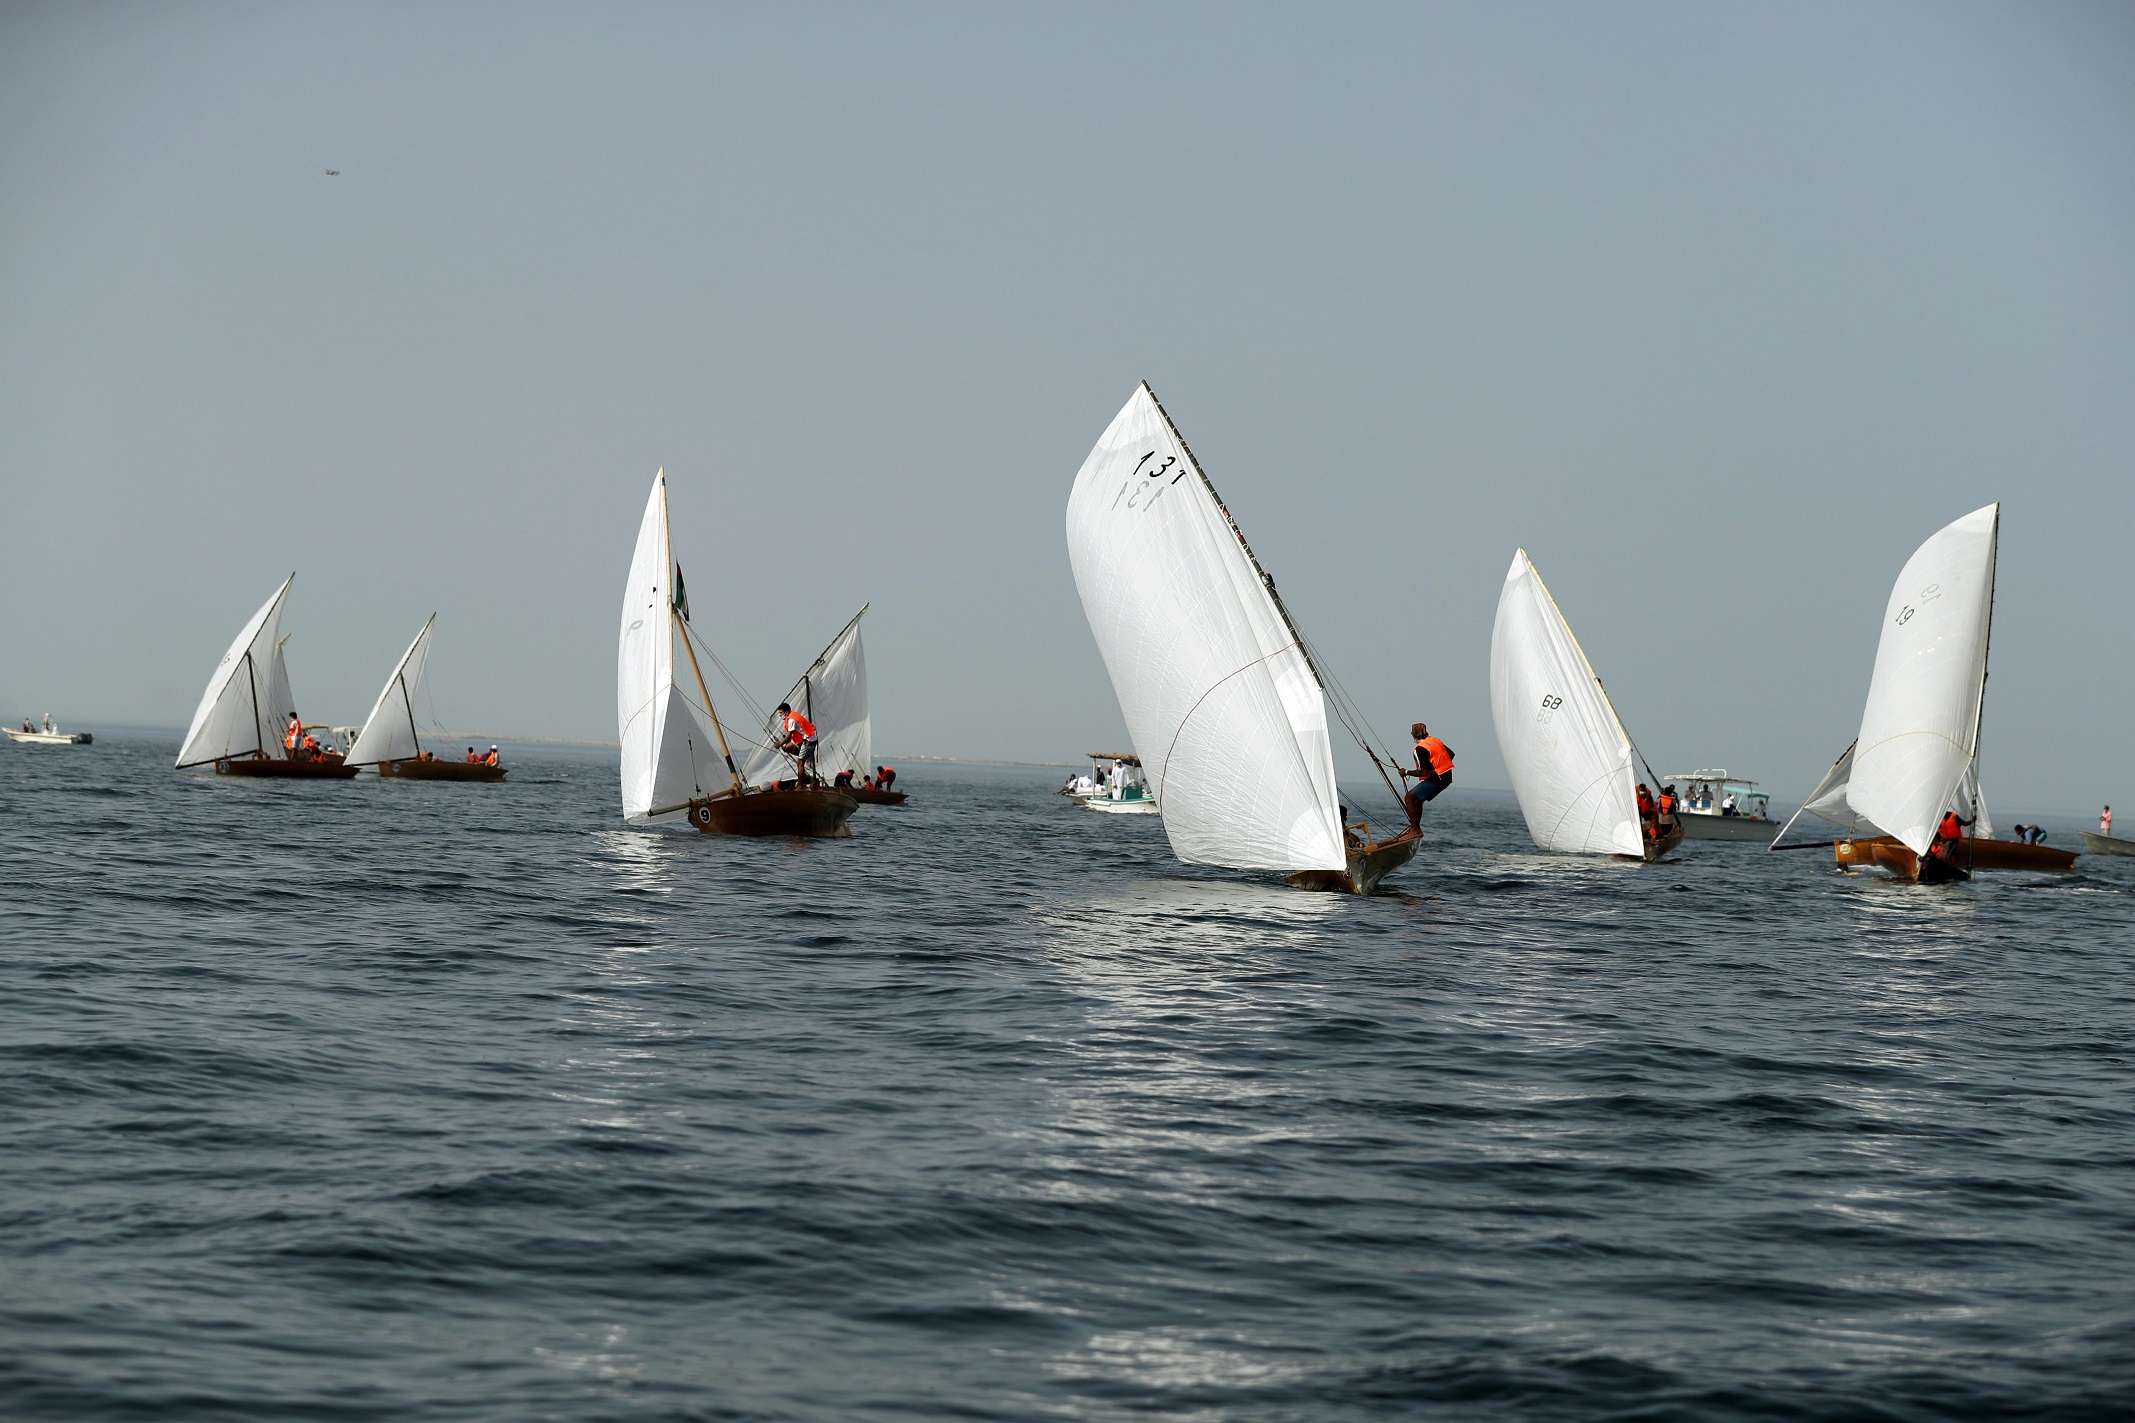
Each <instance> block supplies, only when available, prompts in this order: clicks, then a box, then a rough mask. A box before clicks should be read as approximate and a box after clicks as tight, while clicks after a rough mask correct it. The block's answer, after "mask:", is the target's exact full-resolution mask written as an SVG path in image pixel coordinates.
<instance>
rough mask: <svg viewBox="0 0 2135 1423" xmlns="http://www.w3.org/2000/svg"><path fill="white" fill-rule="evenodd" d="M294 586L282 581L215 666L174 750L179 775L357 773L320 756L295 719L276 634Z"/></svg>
mask: <svg viewBox="0 0 2135 1423" xmlns="http://www.w3.org/2000/svg"><path fill="white" fill-rule="evenodd" d="M296 581H297V576H296V575H295V574H294V573H292V574H290V575H289V577H288V578H286V579H284V580H283V581H282V586H281V587H279V588H277V589H275V590H274V595H273V596H272V597H270V598H268V599H267V601H266V602H265V603H264V604H263V605H261V607H260V610H259V611H258V612H256V613H254V614H253V615H252V620H251V621H250V622H248V623H246V624H245V626H244V628H243V629H242V630H241V631H240V632H239V633H238V634H237V640H236V641H235V642H232V643H231V644H230V650H229V651H227V652H225V653H224V654H223V655H222V661H220V662H218V663H216V664H215V671H214V672H213V674H211V675H210V676H209V678H208V685H207V690H206V691H205V692H203V693H201V696H200V706H199V708H198V709H197V710H195V711H194V713H193V723H192V726H191V727H189V728H188V729H187V731H186V733H185V742H184V744H183V745H182V746H180V747H179V750H178V768H179V769H180V770H184V769H186V768H187V767H190V766H205V765H208V764H210V763H213V765H214V767H215V773H216V774H217V775H220V776H272V777H277V778H281V779H290V780H335V781H345V780H348V779H349V778H351V777H352V776H354V775H355V774H356V768H355V767H354V766H350V765H346V764H344V763H343V761H342V758H341V757H340V756H339V755H337V754H335V753H334V752H332V751H329V750H324V749H319V748H318V747H317V744H316V743H315V742H313V741H312V739H311V737H310V735H309V733H310V732H311V731H312V730H314V729H315V728H313V727H312V726H311V725H310V724H309V723H306V722H304V721H303V720H302V719H300V718H299V717H298V716H297V714H296V697H295V696H294V695H293V694H292V693H291V692H290V690H289V668H288V665H287V664H286V663H285V662H284V661H283V660H282V644H283V643H285V642H287V641H288V639H287V638H285V637H283V636H282V635H281V627H282V608H283V606H284V604H285V603H286V602H287V600H288V597H289V589H290V585H291V584H293V583H295V582H296Z"/></svg>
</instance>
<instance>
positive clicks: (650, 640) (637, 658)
mask: <svg viewBox="0 0 2135 1423" xmlns="http://www.w3.org/2000/svg"><path fill="white" fill-rule="evenodd" d="M674 577H675V561H674V554H673V550H672V549H671V548H670V546H669V543H668V537H667V471H666V470H664V469H663V470H661V471H660V472H659V473H658V474H656V475H654V476H653V480H652V494H651V496H650V497H649V498H648V499H647V500H646V501H645V517H644V520H643V521H642V522H641V523H640V524H639V525H638V542H637V549H636V551H635V552H634V553H633V554H632V555H631V559H630V580H629V582H628V583H627V584H626V585H625V586H624V589H623V617H622V631H621V634H620V636H619V637H618V639H617V644H616V663H615V704H616V729H617V731H618V733H619V735H620V739H621V741H622V743H623V749H622V790H623V818H624V819H625V820H627V821H628V822H630V823H631V824H633V825H645V824H650V823H653V822H656V821H662V820H671V819H674V818H676V817H678V816H679V815H681V814H682V813H683V811H684V810H685V809H686V808H687V806H688V803H689V801H690V800H691V799H692V798H693V797H699V796H703V795H705V794H707V793H708V790H709V789H710V788H714V787H718V788H724V787H726V786H729V785H730V784H731V781H730V780H729V778H728V777H727V776H725V775H724V774H723V773H722V772H721V770H720V767H721V757H720V753H719V748H718V746H717V744H716V743H714V742H713V740H712V739H711V737H710V736H708V735H707V734H706V733H705V730H704V725H703V723H702V722H701V721H700V720H699V719H698V716H697V712H696V709H695V708H694V707H693V706H692V705H691V704H690V702H689V701H688V699H687V698H685V697H684V696H683V694H682V689H681V687H679V686H678V685H676V682H675V638H676V636H677V635H678V634H679V633H681V629H680V627H679V625H678V619H677V618H676V615H675V609H674V604H673V601H672V600H673V596H674Z"/></svg>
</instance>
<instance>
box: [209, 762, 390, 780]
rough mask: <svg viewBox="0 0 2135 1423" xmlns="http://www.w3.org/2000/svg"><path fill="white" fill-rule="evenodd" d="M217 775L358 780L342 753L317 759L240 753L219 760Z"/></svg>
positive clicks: (216, 767)
mask: <svg viewBox="0 0 2135 1423" xmlns="http://www.w3.org/2000/svg"><path fill="white" fill-rule="evenodd" d="M215 774H216V775H218V776H269V777H273V778H275V779H277V780H298V781H348V780H354V779H355V776H356V768H355V767H354V766H350V765H346V764H344V763H343V762H342V760H341V758H340V757H339V756H322V757H320V758H319V759H318V760H316V761H300V760H296V759H294V758H284V757H280V756H240V757H237V758H236V759H234V760H223V761H217V762H216V763H215Z"/></svg>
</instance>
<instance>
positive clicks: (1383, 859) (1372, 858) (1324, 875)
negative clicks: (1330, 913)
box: [1290, 830, 1423, 894]
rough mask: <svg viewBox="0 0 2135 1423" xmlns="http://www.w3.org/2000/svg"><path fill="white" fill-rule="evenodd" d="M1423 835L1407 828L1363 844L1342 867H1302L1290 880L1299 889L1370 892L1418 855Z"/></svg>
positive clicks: (1350, 852) (1352, 892) (1350, 855)
mask: <svg viewBox="0 0 2135 1423" xmlns="http://www.w3.org/2000/svg"><path fill="white" fill-rule="evenodd" d="M1422 845H1423V836H1422V835H1421V834H1420V833H1419V832H1417V831H1414V830H1404V831H1402V832H1401V833H1400V834H1399V835H1396V836H1395V837H1394V838H1393V839H1391V840H1381V841H1379V842H1378V843H1376V844H1372V845H1360V846H1356V847H1354V848H1352V849H1351V850H1350V851H1349V857H1348V858H1349V864H1348V866H1347V868H1346V869H1340V870H1299V871H1298V872H1297V873H1296V874H1294V875H1291V876H1290V883H1291V884H1294V885H1296V886H1297V887H1298V888H1299V889H1320V890H1329V891H1332V892H1334V893H1337V894H1370V893H1372V892H1373V891H1374V890H1376V889H1377V888H1378V887H1379V881H1380V880H1382V879H1385V878H1386V877H1387V876H1388V875H1390V874H1392V873H1393V872H1394V871H1395V870H1398V869H1400V868H1401V867H1402V866H1403V865H1405V864H1407V863H1408V862H1409V861H1410V860H1413V859H1415V858H1416V851H1417V850H1418V849H1420V848H1422Z"/></svg>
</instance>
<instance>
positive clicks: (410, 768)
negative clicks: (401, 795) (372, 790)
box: [378, 761, 510, 781]
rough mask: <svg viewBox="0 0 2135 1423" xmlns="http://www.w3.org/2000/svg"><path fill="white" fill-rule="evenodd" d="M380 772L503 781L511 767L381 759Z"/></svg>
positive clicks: (406, 777)
mask: <svg viewBox="0 0 2135 1423" xmlns="http://www.w3.org/2000/svg"><path fill="white" fill-rule="evenodd" d="M378 774H379V775H381V776H389V777H391V778H393V779H394V780H401V781H501V780H503V779H504V777H505V776H506V775H508V774H510V768H509V767H505V766H489V765H484V764H483V763H482V762H480V761H476V762H474V763H472V764H469V763H468V762H466V761H380V762H379V763H378Z"/></svg>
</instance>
